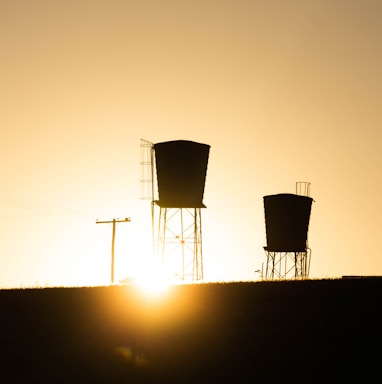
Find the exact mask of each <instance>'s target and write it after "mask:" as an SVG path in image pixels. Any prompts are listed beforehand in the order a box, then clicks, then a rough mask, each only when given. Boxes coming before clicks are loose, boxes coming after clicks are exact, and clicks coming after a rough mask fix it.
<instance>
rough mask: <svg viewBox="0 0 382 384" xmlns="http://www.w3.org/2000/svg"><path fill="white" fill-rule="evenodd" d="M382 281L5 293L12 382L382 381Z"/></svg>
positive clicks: (0, 349)
mask: <svg viewBox="0 0 382 384" xmlns="http://www.w3.org/2000/svg"><path fill="white" fill-rule="evenodd" d="M381 303H382V279H379V278H369V279H365V278H362V279H361V278H359V279H355V278H352V279H335V280H305V281H284V282H255V283H225V284H197V285H180V286H174V287H172V289H171V290H170V291H169V292H168V293H167V294H166V295H165V296H163V297H161V298H155V297H148V296H145V295H144V294H143V293H142V292H140V291H139V290H138V289H137V288H136V287H134V286H110V287H89V288H44V289H15V290H1V291H0V306H1V316H0V368H1V377H2V378H7V380H5V381H2V382H12V383H296V382H305V383H306V382H310V383H311V382H335V381H339V380H341V382H343V381H347V382H359V383H367V382H375V381H378V380H381V373H380V368H379V364H380V354H379V348H380V344H381V341H382V335H381V324H382V310H381Z"/></svg>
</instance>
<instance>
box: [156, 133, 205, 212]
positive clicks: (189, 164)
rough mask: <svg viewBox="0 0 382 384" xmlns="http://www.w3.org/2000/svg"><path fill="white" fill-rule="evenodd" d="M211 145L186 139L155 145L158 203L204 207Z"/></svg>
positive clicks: (172, 206) (176, 206) (161, 205)
mask: <svg viewBox="0 0 382 384" xmlns="http://www.w3.org/2000/svg"><path fill="white" fill-rule="evenodd" d="M209 151H210V146H209V145H207V144H201V143H196V142H194V141H187V140H175V141H166V142H162V143H157V144H154V152H155V163H156V172H157V181H158V196H159V198H158V201H156V204H158V205H159V206H160V207H165V208H205V205H204V204H203V194H204V185H205V181H206V174H207V165H208V156H209Z"/></svg>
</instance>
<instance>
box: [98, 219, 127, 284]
mask: <svg viewBox="0 0 382 384" xmlns="http://www.w3.org/2000/svg"><path fill="white" fill-rule="evenodd" d="M130 221H131V219H130V218H129V217H126V218H124V219H121V220H120V219H113V220H104V221H99V220H98V219H97V220H96V224H112V225H113V232H112V236H111V283H112V284H114V242H115V226H116V223H129V222H130Z"/></svg>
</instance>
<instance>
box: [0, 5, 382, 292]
mask: <svg viewBox="0 0 382 384" xmlns="http://www.w3.org/2000/svg"><path fill="white" fill-rule="evenodd" d="M381 19H382V3H381V2H380V1H378V0H375V1H374V0H364V1H352V0H337V1H332V0H319V1H306V0H285V1H284V0H279V1H275V0H262V1H261V0H251V1H249V0H248V1H246V0H215V1H214V0H201V1H198V0H193V1H186V0H177V1H176V0H172V1H170V0H161V1H158V0H140V1H129V0H108V1H106V0H88V1H86V0H75V1H74V0H65V1H58V0H57V1H51V0H40V1H39V0H35V1H29V0H13V1H5V0H0V55H1V60H0V84H1V85H0V105H1V113H0V129H1V135H2V140H1V142H0V149H1V150H0V160H1V167H0V180H1V186H2V188H1V192H0V234H1V236H0V239H1V241H0V286H2V287H18V286H21V285H25V286H28V285H33V284H37V285H45V284H47V285H59V284H60V285H62V284H67V285H68V284H99V283H107V282H108V281H109V267H110V265H109V264H110V242H111V228H110V227H109V226H108V225H95V221H96V219H97V218H98V219H100V220H101V219H112V218H117V217H119V218H123V217H126V216H128V217H131V219H132V222H131V223H122V224H120V225H118V227H117V243H118V244H117V249H116V278H117V279H118V278H122V277H124V276H126V275H128V274H129V273H130V272H131V271H133V270H134V269H135V268H138V265H141V264H142V263H144V260H145V257H147V250H146V249H145V248H147V244H148V243H149V241H150V238H151V237H150V236H151V232H150V228H151V227H150V226H151V218H150V207H149V204H147V202H145V201H141V200H140V193H141V192H140V191H141V190H140V183H139V180H140V168H139V162H140V147H139V144H140V139H141V138H144V139H147V140H149V141H151V142H153V143H156V142H162V141H167V140H178V139H184V140H193V141H198V142H201V143H206V144H209V145H211V151H210V159H209V166H208V173H207V181H206V189H205V195H204V202H205V204H206V205H207V209H204V210H203V212H202V214H203V241H204V242H203V256H204V274H205V278H206V280H223V281H232V280H255V279H257V278H258V276H257V274H256V273H255V272H254V271H255V270H256V269H259V268H261V263H262V262H264V261H265V254H264V251H263V246H264V245H266V244H265V223H264V210H263V200H262V198H263V196H264V195H268V194H276V193H283V192H288V193H294V191H295V182H296V181H309V182H311V196H312V197H313V198H314V200H315V202H314V204H313V207H312V215H311V223H310V228H309V236H308V237H309V245H310V247H311V249H312V262H311V270H310V276H311V277H317V278H321V277H338V276H341V275H347V274H362V275H363V274H364V275H380V274H382V260H381V256H380V248H379V247H380V244H379V243H380V241H379V239H380V230H381V227H382V225H381V224H382V223H381V217H382V203H381V196H382V183H381V180H380V179H381V175H380V174H381V168H382V154H381V150H380V145H381V141H382V140H381V139H382V130H381V123H382V109H381V107H380V105H381V101H382V100H381V99H382V98H381V96H382V74H381V68H382V50H381V46H382V45H381V43H382V41H381V39H382V24H381V22H380V20H381Z"/></svg>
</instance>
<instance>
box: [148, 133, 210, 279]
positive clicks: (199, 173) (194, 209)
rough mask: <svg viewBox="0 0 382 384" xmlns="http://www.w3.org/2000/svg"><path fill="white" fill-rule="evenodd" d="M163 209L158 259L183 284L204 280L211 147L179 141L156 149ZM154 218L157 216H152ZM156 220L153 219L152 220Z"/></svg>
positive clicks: (159, 197) (159, 194)
mask: <svg viewBox="0 0 382 384" xmlns="http://www.w3.org/2000/svg"><path fill="white" fill-rule="evenodd" d="M153 149H154V153H155V168H156V180H157V184H158V185H157V187H158V199H156V200H154V201H153V203H154V204H155V205H157V206H158V207H159V209H160V212H159V221H158V224H157V231H156V243H157V244H156V253H157V259H160V260H161V264H162V265H163V266H168V264H169V263H170V261H171V260H172V261H171V264H172V266H173V267H175V269H176V272H175V274H176V275H177V276H178V277H179V278H180V279H182V280H189V279H190V280H202V279H203V256H202V219H201V208H206V206H205V205H204V203H203V197H204V187H205V181H206V174H207V166H208V157H209V151H210V146H209V145H207V144H201V143H196V142H194V141H187V140H176V141H167V142H162V143H157V144H154V145H153ZM153 217H154V216H153ZM153 220H154V219H153Z"/></svg>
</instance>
